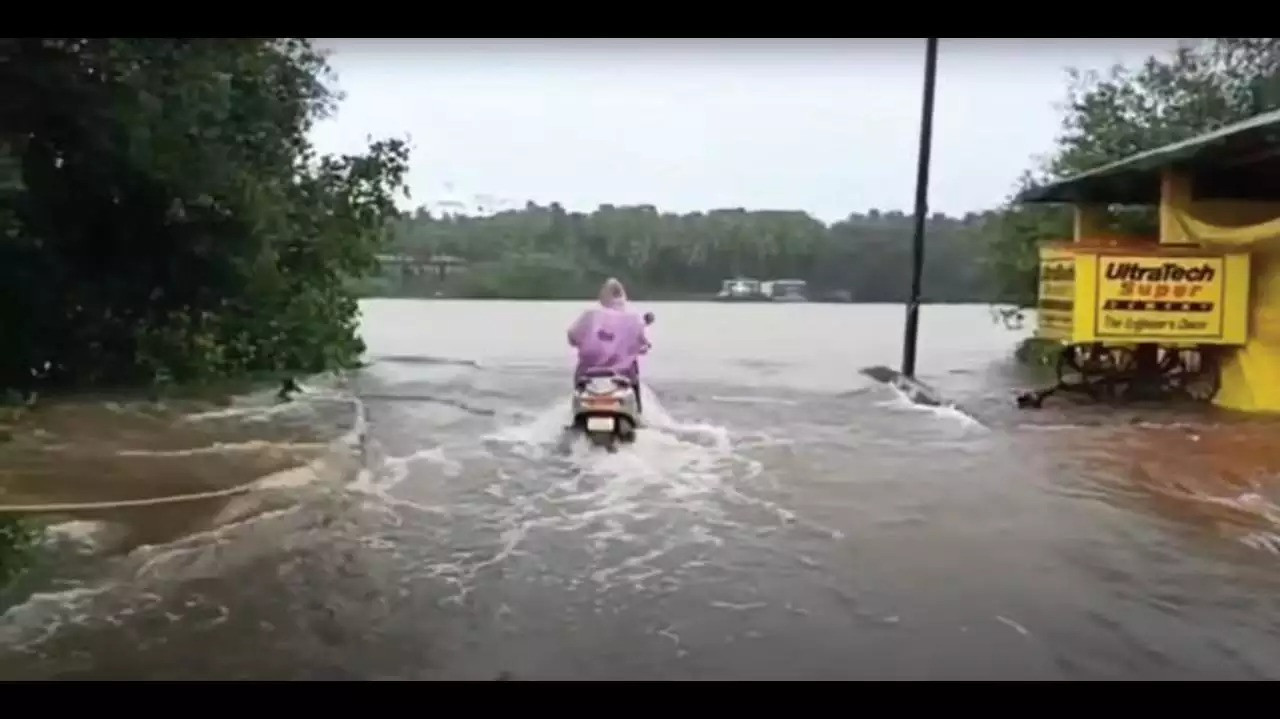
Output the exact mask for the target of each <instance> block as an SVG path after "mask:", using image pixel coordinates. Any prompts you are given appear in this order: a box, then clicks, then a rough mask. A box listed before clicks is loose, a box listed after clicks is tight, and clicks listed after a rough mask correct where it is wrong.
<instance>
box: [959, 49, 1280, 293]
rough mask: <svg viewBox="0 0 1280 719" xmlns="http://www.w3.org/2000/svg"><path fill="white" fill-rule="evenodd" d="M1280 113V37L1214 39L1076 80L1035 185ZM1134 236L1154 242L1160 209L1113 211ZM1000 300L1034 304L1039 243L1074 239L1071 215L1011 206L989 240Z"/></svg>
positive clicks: (1031, 179)
mask: <svg viewBox="0 0 1280 719" xmlns="http://www.w3.org/2000/svg"><path fill="white" fill-rule="evenodd" d="M1277 107H1280V38H1211V39H1202V40H1200V41H1198V42H1196V43H1195V44H1193V45H1190V46H1185V47H1182V48H1179V49H1178V50H1177V51H1176V52H1173V53H1171V54H1170V55H1169V56H1168V57H1151V58H1148V59H1147V61H1146V62H1144V63H1143V64H1142V66H1141V67H1138V68H1125V67H1114V68H1112V69H1111V70H1110V71H1109V72H1108V73H1106V74H1101V73H1095V72H1090V73H1082V72H1080V71H1078V70H1072V71H1071V72H1070V84H1069V87H1068V90H1067V98H1066V103H1065V105H1064V108H1063V109H1064V117H1063V121H1062V131H1061V133H1060V135H1059V136H1058V138H1057V142H1056V144H1055V147H1054V148H1053V150H1052V152H1050V153H1049V155H1048V156H1047V157H1045V158H1042V159H1041V160H1040V161H1039V163H1038V167H1037V168H1036V169H1035V170H1034V171H1032V172H1028V173H1026V174H1025V175H1024V176H1023V177H1022V178H1021V181H1020V183H1019V188H1018V189H1019V191H1021V190H1022V189H1025V188H1026V187H1028V186H1030V185H1033V184H1037V183H1045V182H1049V181H1053V180H1058V179H1062V178H1066V177H1069V176H1071V175H1075V174H1077V173H1080V172H1083V171H1085V170H1089V169H1092V168H1094V167H1097V166H1099V165H1103V164H1106V163H1108V162H1114V161H1117V160H1121V159H1124V158H1126V157H1128V156H1130V155H1133V154H1136V153H1138V152H1142V151H1144V150H1149V149H1153V148H1156V147H1161V146H1163V145H1167V144H1169V143H1173V142H1177V141H1179V140H1184V139H1187V138H1190V137H1194V136H1196V135H1200V134H1203V133H1205V132H1210V131H1212V130H1214V129H1217V128H1219V127H1222V126H1224V125H1228V124H1231V123H1235V122H1239V121H1241V120H1245V119H1248V118H1249V117H1252V116H1254V115H1257V114H1259V113H1261V112H1267V111H1271V110H1274V109H1276V108H1277ZM1112 219H1113V222H1114V223H1115V225H1116V226H1117V228H1118V229H1122V230H1123V231H1125V232H1127V233H1140V234H1153V233H1154V231H1155V215H1154V210H1153V209H1152V208H1139V209H1132V208H1130V209H1126V210H1125V211H1123V212H1121V211H1115V212H1113V218H1112ZM981 234H982V235H983V236H984V237H986V239H987V241H988V245H987V251H986V258H987V265H988V267H989V268H990V269H991V272H992V275H993V276H994V277H995V278H996V280H997V283H998V291H999V299H1000V300H1001V301H1005V302H1014V303H1018V304H1021V305H1023V306H1030V305H1032V304H1034V302H1035V292H1036V267H1037V258H1036V245H1037V243H1039V242H1041V241H1043V240H1047V239H1055V240H1062V239H1067V238H1069V237H1070V236H1071V217H1070V213H1069V210H1067V209H1065V208H1061V207H1049V206H1041V205H1025V206H1018V205H1016V204H1013V203H1012V202H1010V203H1007V204H1006V205H1005V207H1004V208H1002V211H1001V212H999V213H995V214H993V215H991V216H990V218H989V223H988V226H987V227H986V228H985V230H984V231H983V232H982V233H981Z"/></svg>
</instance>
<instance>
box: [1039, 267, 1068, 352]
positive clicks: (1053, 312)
mask: <svg viewBox="0 0 1280 719" xmlns="http://www.w3.org/2000/svg"><path fill="white" fill-rule="evenodd" d="M1075 293H1076V259H1075V256H1074V255H1073V254H1071V253H1070V252H1063V251H1061V250H1054V249H1048V248H1045V249H1042V250H1041V252H1040V292H1039V300H1038V302H1037V303H1036V317H1037V323H1036V324H1037V327H1036V334H1037V335H1039V336H1040V337H1044V338H1046V339H1068V338H1070V337H1071V328H1072V315H1073V314H1074V311H1075V297H1076V294H1075Z"/></svg>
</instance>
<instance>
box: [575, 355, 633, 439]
mask: <svg viewBox="0 0 1280 719" xmlns="http://www.w3.org/2000/svg"><path fill="white" fill-rule="evenodd" d="M635 392H636V388H635V386H634V385H633V384H632V383H631V380H630V379H628V378H627V377H624V376H623V375H621V374H618V373H616V372H614V371H612V370H595V371H588V372H587V373H586V374H585V375H583V376H582V377H579V378H578V381H577V383H576V385H575V386H574V392H573V428H574V429H575V430H578V431H580V432H582V433H583V434H585V435H586V436H587V438H588V439H589V440H591V443H592V444H594V445H596V446H597V447H604V448H605V449H608V450H609V451H611V452H613V451H617V446H618V444H620V443H631V442H634V441H635V438H636V428H637V427H639V425H640V411H639V407H638V406H637V403H636V394H635Z"/></svg>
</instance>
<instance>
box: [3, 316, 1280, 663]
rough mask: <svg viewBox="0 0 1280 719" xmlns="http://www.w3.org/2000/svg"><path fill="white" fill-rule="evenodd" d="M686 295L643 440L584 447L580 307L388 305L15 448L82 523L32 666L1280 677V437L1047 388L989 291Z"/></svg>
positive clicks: (99, 408)
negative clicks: (318, 364)
mask: <svg viewBox="0 0 1280 719" xmlns="http://www.w3.org/2000/svg"><path fill="white" fill-rule="evenodd" d="M637 306H638V307H639V308H640V309H642V310H643V309H652V310H653V311H655V313H656V314H657V323H656V325H655V326H654V328H653V330H652V339H653V341H654V344H655V348H654V351H653V357H652V359H651V361H650V362H649V363H648V364H647V365H646V366H645V375H644V376H645V381H646V383H647V388H646V391H647V393H646V398H645V408H646V411H647V412H648V414H649V415H650V417H649V421H650V422H651V423H652V424H653V425H654V426H653V427H652V428H650V429H649V430H647V431H645V432H643V433H642V435H641V436H640V438H639V440H638V442H637V444H636V445H635V446H634V447H630V448H627V449H625V450H624V451H622V452H619V453H618V454H615V455H607V454H603V453H600V452H594V451H591V450H590V449H589V448H587V447H585V446H582V445H574V446H571V447H570V448H569V449H568V450H567V451H558V448H557V441H558V439H559V428H560V424H561V422H562V421H563V411H564V407H565V403H566V397H565V390H566V377H567V372H568V368H569V366H570V364H569V355H568V352H567V349H566V348H565V347H564V345H563V336H564V329H565V327H566V326H567V325H568V323H569V322H570V321H571V320H572V319H573V317H574V316H575V315H576V313H577V311H579V310H580V309H581V304H579V303H507V302H446V301H437V302H417V301H391V300H378V301H372V302H366V303H364V304H363V308H364V313H365V319H364V325H363V326H364V334H365V339H366V342H367V343H368V345H369V358H370V360H371V362H372V364H371V366H370V367H368V368H367V369H365V370H363V371H361V372H359V373H357V374H355V375H353V376H351V377H347V378H313V379H311V380H309V381H308V382H306V386H307V390H308V391H307V393H306V394H305V395H304V396H303V397H302V398H300V399H299V400H298V401H297V402H294V403H290V404H286V405H277V404H275V403H274V402H273V401H272V398H271V396H270V392H267V393H264V394H263V395H261V396H257V395H255V396H248V397H240V398H237V399H236V400H235V401H233V402H232V403H230V405H229V406H222V407H210V406H194V405H191V406H179V405H174V406H170V407H167V408H164V409H162V410H161V409H155V408H144V407H143V406H142V405H133V404H129V403H122V402H97V403H92V404H88V403H86V404H84V405H81V406H77V407H69V408H65V409H59V410H49V411H47V412H45V413H44V414H43V415H42V416H41V417H40V418H39V419H38V422H39V426H40V433H39V434H36V435H33V436H29V437H27V438H25V439H23V440H22V441H21V442H18V443H16V444H15V446H14V447H11V448H9V449H7V450H6V454H5V455H3V458H4V464H3V466H0V470H2V471H3V472H4V475H3V484H2V486H3V487H4V490H3V492H0V502H3V503H6V504H13V503H18V502H32V501H80V500H84V499H94V498H104V497H105V498H124V497H130V498H133V497H144V496H160V495H163V494H166V493H182V492H192V491H204V490H208V489H210V488H220V487H231V486H235V485H240V484H242V483H249V485H248V490H249V491H247V493H244V494H239V495H235V496H231V497H224V498H215V499H210V500H204V501H199V502H193V503H184V504H174V505H162V506H158V507H143V508H136V509H128V510H123V511H117V510H111V511H98V512H82V513H78V514H75V515H74V516H68V517H65V518H60V519H59V520H58V522H57V524H55V526H54V537H55V539H56V542H55V546H53V547H52V548H51V550H50V551H51V552H53V553H54V554H55V556H56V557H57V561H55V562H53V563H52V564H51V565H50V566H49V567H47V568H45V569H42V570H41V571H38V572H35V573H34V574H33V575H32V576H30V577H28V578H27V579H26V580H24V582H23V583H21V585H20V586H19V587H16V588H14V590H13V591H12V592H11V593H12V594H14V596H13V597H12V598H11V602H12V603H13V606H12V607H11V608H10V609H8V611H6V612H5V613H4V614H3V616H2V617H0V678H13V679H21V678H155V679H180V678H210V679H214V678H216V679H224V678H231V679H235V678H243V679H252V678H258V679H268V678H293V679H480V680H492V679H516V680H520V679H627V678H633V679H879V678H889V679H978V678H991V679H1001V678H1003V679H1054V678H1069V679H1276V678H1280V591H1278V590H1280V563H1278V561H1280V557H1278V556H1277V553H1280V534H1277V527H1278V526H1280V525H1278V523H1280V508H1278V507H1277V505H1276V503H1275V502H1276V500H1277V498H1280V494H1277V492H1276V489H1277V485H1276V481H1275V479H1274V478H1275V476H1276V473H1277V471H1280V442H1276V441H1275V438H1276V437H1278V436H1280V426H1277V425H1276V424H1275V423H1274V422H1266V421H1259V420H1255V419H1251V418H1245V419H1241V418H1237V417H1228V416H1221V415H1219V414H1217V413H1214V412H1210V411H1204V410H1198V411H1197V410H1179V409H1169V408H1145V409H1144V408H1128V409H1125V410H1123V411H1114V412H1107V411H1104V410H1099V409H1091V408H1080V409H1075V408H1069V407H1066V406H1065V405H1064V403H1062V402H1052V401H1051V402H1050V403H1048V404H1047V405H1046V407H1045V408H1044V409H1042V410H1039V411H1030V412H1029V411H1021V412H1020V411H1017V410H1014V409H1012V406H1011V398H1012V395H1013V392H1014V391H1015V390H1016V389H1018V388H1021V387H1024V386H1026V385H1027V384H1028V383H1030V382H1033V380H1032V379H1031V378H1030V377H1029V376H1028V375H1027V374H1026V372H1027V371H1026V370H1024V369H1019V368H1017V367H1016V366H1015V365H1014V364H1013V363H1012V360H1011V359H1010V357H1009V355H1010V349H1011V347H1012V346H1013V344H1014V343H1015V342H1016V340H1017V339H1018V338H1019V334H1018V333H1014V332H1011V331H1009V330H1007V329H1005V328H1004V327H1002V326H1001V325H998V324H994V323H992V321H991V318H990V316H989V314H988V312H987V310H986V308H984V307H961V306H951V307H942V306H931V307H926V308H925V309H924V310H923V313H922V327H921V338H922V341H921V348H920V360H919V368H920V375H921V377H922V378H923V379H925V380H926V381H928V382H930V383H931V384H933V385H934V386H936V387H938V388H939V389H940V390H942V391H943V393H944V394H945V395H947V396H948V397H949V398H952V399H954V400H956V401H958V402H959V403H960V404H961V406H962V407H963V408H964V410H965V412H960V411H956V410H929V409H921V408H916V407H913V406H911V405H909V404H907V403H906V402H905V401H904V400H902V399H901V398H900V397H898V396H897V395H896V394H895V393H894V392H893V391H892V390H890V389H888V388H886V387H884V386H881V385H877V384H874V383H873V382H871V381H870V380H869V379H867V378H865V377H863V376H862V375H860V374H859V373H858V372H857V370H858V369H859V368H861V367H864V366H867V365H873V364H888V365H896V364H897V362H898V357H899V354H900V344H901V327H902V316H903V310H902V308H901V307H898V306H875V305H780V306H772V305H749V304H744V305H717V304H679V303H653V304H645V303H637Z"/></svg>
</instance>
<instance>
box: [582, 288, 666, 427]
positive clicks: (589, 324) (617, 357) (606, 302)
mask: <svg viewBox="0 0 1280 719" xmlns="http://www.w3.org/2000/svg"><path fill="white" fill-rule="evenodd" d="M599 301H600V304H599V306H597V307H591V308H589V309H587V310H585V311H583V313H582V314H581V315H579V316H578V319H577V320H575V321H574V323H573V324H572V325H571V326H570V327H569V331H568V340H569V346H571V347H573V348H575V349H576V350H577V351H578V363H577V367H576V368H575V370H574V373H573V381H574V384H575V385H576V384H577V382H578V380H579V379H581V378H582V376H583V375H584V374H585V373H586V372H587V371H589V370H611V371H614V372H617V373H618V374H621V375H623V376H625V377H626V378H627V379H628V380H630V381H631V383H632V387H633V388H634V390H635V393H636V401H637V404H638V403H639V399H640V362H639V359H640V356H641V355H643V354H645V353H647V352H648V351H649V346H650V345H649V339H648V337H647V336H646V335H645V327H646V325H647V324H648V323H649V321H652V320H651V318H652V313H650V314H649V315H647V316H646V317H644V318H641V317H639V316H637V315H636V314H635V313H633V312H631V311H629V310H628V308H627V291H626V289H625V288H624V287H623V286H622V283H621V282H619V281H618V280H617V279H616V278H613V277H610V278H609V279H607V280H605V282H604V284H603V285H601V286H600V294H599Z"/></svg>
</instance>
